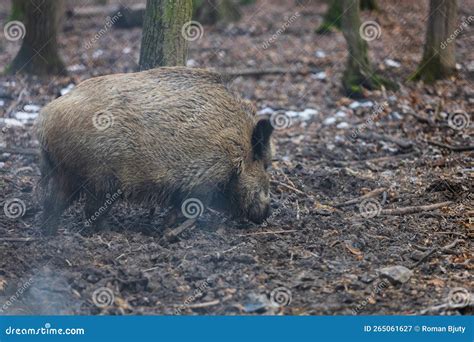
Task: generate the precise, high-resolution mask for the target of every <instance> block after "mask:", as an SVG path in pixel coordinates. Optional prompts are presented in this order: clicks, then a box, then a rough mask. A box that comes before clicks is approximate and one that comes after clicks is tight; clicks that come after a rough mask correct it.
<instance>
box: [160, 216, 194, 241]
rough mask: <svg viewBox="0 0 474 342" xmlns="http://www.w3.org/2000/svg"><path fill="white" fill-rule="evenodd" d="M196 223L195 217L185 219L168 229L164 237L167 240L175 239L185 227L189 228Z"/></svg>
mask: <svg viewBox="0 0 474 342" xmlns="http://www.w3.org/2000/svg"><path fill="white" fill-rule="evenodd" d="M195 223H196V220H195V219H187V220H186V221H184V222H183V223H181V224H180V225H179V226H178V227H177V228H175V229H172V230H170V231H169V232H167V233H166V234H165V238H166V239H168V240H176V238H177V237H178V235H180V234H181V233H182V232H184V231H185V230H186V229H189V228H191V227H192V226H194V224H195Z"/></svg>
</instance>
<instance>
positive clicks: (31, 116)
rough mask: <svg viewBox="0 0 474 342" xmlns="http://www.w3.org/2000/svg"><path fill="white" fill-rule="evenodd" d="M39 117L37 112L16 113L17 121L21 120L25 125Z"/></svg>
mask: <svg viewBox="0 0 474 342" xmlns="http://www.w3.org/2000/svg"><path fill="white" fill-rule="evenodd" d="M37 117H38V112H36V113H27V112H16V113H15V118H16V119H17V120H20V121H21V122H23V123H26V122H28V121H33V120H35V119H36V118H37Z"/></svg>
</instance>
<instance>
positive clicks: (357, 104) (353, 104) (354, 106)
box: [349, 101, 374, 109]
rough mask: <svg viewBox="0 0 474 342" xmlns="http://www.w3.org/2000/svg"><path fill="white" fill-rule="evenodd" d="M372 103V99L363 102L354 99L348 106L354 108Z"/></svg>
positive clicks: (370, 105) (371, 104)
mask: <svg viewBox="0 0 474 342" xmlns="http://www.w3.org/2000/svg"><path fill="white" fill-rule="evenodd" d="M373 105H374V103H373V102H372V101H364V102H359V101H354V102H352V103H351V104H350V105H349V108H351V109H356V108H359V107H372V106H373Z"/></svg>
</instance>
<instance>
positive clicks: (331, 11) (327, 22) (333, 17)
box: [316, 0, 378, 34]
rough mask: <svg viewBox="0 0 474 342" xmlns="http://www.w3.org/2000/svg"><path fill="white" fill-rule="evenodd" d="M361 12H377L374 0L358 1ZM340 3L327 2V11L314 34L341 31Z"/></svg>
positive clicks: (335, 0)
mask: <svg viewBox="0 0 474 342" xmlns="http://www.w3.org/2000/svg"><path fill="white" fill-rule="evenodd" d="M360 9H361V10H369V11H372V10H377V9H378V7H377V3H376V0H360ZM341 20H342V1H341V0H329V1H328V9H327V11H326V14H325V15H324V19H323V23H322V24H321V25H320V26H319V27H318V28H317V29H316V33H319V34H325V33H330V32H331V31H332V30H333V29H338V30H339V29H341Z"/></svg>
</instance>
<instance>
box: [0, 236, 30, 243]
mask: <svg viewBox="0 0 474 342" xmlns="http://www.w3.org/2000/svg"><path fill="white" fill-rule="evenodd" d="M35 240H37V239H35V238H31V237H29V238H0V242H30V241H35Z"/></svg>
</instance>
